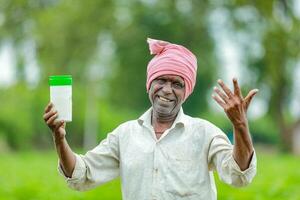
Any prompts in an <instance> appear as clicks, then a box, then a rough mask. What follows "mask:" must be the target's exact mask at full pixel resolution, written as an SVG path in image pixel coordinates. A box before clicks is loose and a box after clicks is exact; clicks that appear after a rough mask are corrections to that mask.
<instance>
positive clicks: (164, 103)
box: [149, 75, 185, 117]
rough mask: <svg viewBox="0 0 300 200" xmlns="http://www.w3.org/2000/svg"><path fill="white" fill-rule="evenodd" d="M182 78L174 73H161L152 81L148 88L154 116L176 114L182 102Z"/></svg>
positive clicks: (183, 91)
mask: <svg viewBox="0 0 300 200" xmlns="http://www.w3.org/2000/svg"><path fill="white" fill-rule="evenodd" d="M184 94H185V85H184V80H183V78H181V77H180V76H176V75H163V76H160V77H158V78H156V79H155V80H153V81H152V83H151V87H150V90H149V99H150V101H151V104H152V107H153V112H155V115H156V116H160V117H172V116H174V117H175V116H176V115H177V113H178V111H179V110H180V107H181V105H182V103H183V102H184Z"/></svg>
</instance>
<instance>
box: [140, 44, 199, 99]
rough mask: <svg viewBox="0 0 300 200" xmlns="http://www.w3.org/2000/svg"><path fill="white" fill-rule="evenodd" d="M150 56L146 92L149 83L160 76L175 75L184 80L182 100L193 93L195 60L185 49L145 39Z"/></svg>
mask: <svg viewBox="0 0 300 200" xmlns="http://www.w3.org/2000/svg"><path fill="white" fill-rule="evenodd" d="M147 42H148V43H149V49H150V53H151V54H155V56H154V57H153V58H152V60H151V61H150V62H149V63H148V66H147V84H146V87H147V91H149V89H150V85H151V82H152V81H153V80H154V79H156V78H157V77H159V76H162V75H177V76H181V77H182V78H183V79H184V83H185V95H184V100H186V99H187V97H188V96H189V95H190V94H191V93H192V92H193V89H194V86H195V83H196V73H197V58H196V56H195V55H194V54H193V53H192V52H191V51H190V50H188V49H187V48H185V47H183V46H181V45H177V44H172V43H169V42H166V41H162V40H154V39H150V38H148V39H147Z"/></svg>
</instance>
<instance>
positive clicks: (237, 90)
mask: <svg viewBox="0 0 300 200" xmlns="http://www.w3.org/2000/svg"><path fill="white" fill-rule="evenodd" d="M232 82H233V87H234V94H235V95H236V96H238V97H239V98H240V99H243V95H242V92H241V89H240V86H239V84H238V81H237V78H233V79H232Z"/></svg>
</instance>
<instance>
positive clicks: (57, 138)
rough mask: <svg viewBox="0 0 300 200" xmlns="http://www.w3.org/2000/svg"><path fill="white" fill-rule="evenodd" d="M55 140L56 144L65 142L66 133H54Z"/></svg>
mask: <svg viewBox="0 0 300 200" xmlns="http://www.w3.org/2000/svg"><path fill="white" fill-rule="evenodd" d="M53 140H54V142H55V144H60V143H63V142H64V140H65V135H59V134H55V133H53Z"/></svg>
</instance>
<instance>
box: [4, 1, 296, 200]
mask: <svg viewBox="0 0 300 200" xmlns="http://www.w3.org/2000/svg"><path fill="white" fill-rule="evenodd" d="M296 1H297V0H268V1H246V0H225V1H222V0H212V1H199V0H164V1H158V0H151V1H147V0H114V1H104V0H88V1H81V0H61V1H59V0H35V1H33V0H0V47H1V48H0V50H1V51H2V50H3V49H5V48H7V47H11V49H12V56H13V61H14V69H15V71H14V77H13V79H14V80H13V82H12V83H11V84H8V85H5V84H3V85H1V84H0V102H1V105H0V158H1V159H0V199H1V198H2V199H57V198H59V197H61V196H63V197H64V199H95V198H99V197H101V199H120V186H119V182H118V181H115V182H113V183H109V184H107V185H105V186H104V187H102V188H99V189H96V190H94V191H91V192H87V193H78V192H73V191H71V190H67V189H65V188H66V186H65V184H64V183H63V181H62V179H61V178H60V177H58V175H57V172H56V169H55V166H56V162H57V161H56V157H55V155H54V153H53V144H52V137H51V133H50V131H49V130H48V128H47V127H46V125H45V123H44V121H43V119H42V116H43V113H44V108H45V106H46V105H47V104H48V101H49V86H48V84H47V83H48V76H49V75H57V74H71V75H72V76H73V82H74V84H73V121H72V123H69V124H67V130H68V133H67V138H68V141H69V142H70V144H71V146H72V147H73V148H80V149H81V148H82V146H83V145H84V141H85V140H86V139H85V138H86V137H87V136H88V137H91V138H92V140H93V141H97V143H98V142H99V141H100V140H102V139H103V138H105V137H106V135H107V133H109V132H110V131H112V130H113V129H114V128H115V127H116V126H117V125H119V124H120V123H122V122H124V121H127V120H131V119H136V118H137V117H139V116H140V115H141V114H142V113H143V112H144V111H145V109H147V108H148V107H149V106H150V104H149V101H148V96H147V93H146V91H145V81H146V66H147V63H148V61H149V60H150V59H151V58H152V56H151V55H150V54H149V49H148V45H147V43H146V38H147V37H152V38H156V39H162V40H167V41H170V42H174V43H178V44H182V45H185V46H186V47H188V48H189V49H191V50H192V51H193V52H194V53H195V55H196V56H197V58H198V72H197V73H198V75H197V83H196V87H195V89H194V93H193V94H192V95H191V96H190V98H189V99H188V100H187V102H185V104H184V110H185V112H186V113H187V114H189V115H192V116H194V117H201V118H205V119H208V120H209V121H211V122H213V123H215V124H216V125H217V126H219V127H221V128H222V129H223V130H224V131H225V132H226V133H227V134H228V136H229V137H231V135H232V127H231V125H230V123H229V121H228V120H227V119H226V116H225V114H224V113H220V112H215V111H214V110H213V109H212V106H211V103H210V102H211V101H212V100H211V98H210V95H211V93H212V87H213V86H214V85H215V84H216V80H217V79H218V78H222V79H224V76H225V74H226V73H225V72H224V69H223V65H224V63H222V61H221V59H220V56H221V55H220V54H222V53H224V52H220V51H219V49H218V48H219V45H220V44H219V43H220V38H222V37H223V36H224V34H225V35H226V37H227V39H230V41H231V43H230V45H233V46H237V47H238V53H239V54H240V64H241V66H240V68H239V70H240V71H242V74H241V75H240V77H238V78H239V80H240V82H241V84H242V88H243V92H244V94H245V93H246V92H247V91H249V89H252V88H259V89H260V93H259V95H258V96H257V97H256V98H257V99H259V100H261V101H263V102H265V104H263V106H262V107H261V108H262V109H265V110H266V113H265V114H264V115H263V116H260V117H259V118H256V119H250V121H249V123H250V129H251V133H252V136H253V140H254V143H255V144H258V143H262V144H263V145H272V146H275V148H278V147H280V149H282V150H287V151H288V152H291V151H292V145H293V140H292V135H293V134H294V133H295V131H297V128H298V127H299V124H300V118H299V116H300V115H299V113H298V115H295V114H293V113H292V111H293V110H297V109H296V108H292V109H291V104H292V102H293V101H294V98H295V97H297V98H299V85H297V84H298V83H299V82H296V81H297V80H298V78H295V77H294V76H295V74H296V72H297V70H299V69H298V68H299V60H300V48H299V46H300V37H299V35H300V28H299V27H300V20H299V15H300V14H299V13H296V11H295V9H294V7H295V2H296ZM213 18H214V20H212V19H213ZM220 23H221V24H222V23H223V25H222V26H220ZM1 51H0V52H1ZM228 51H229V50H228ZM226 52H227V49H226V51H225V53H226ZM29 54H30V55H33V56H29ZM33 61H34V63H36V67H37V69H38V73H37V75H36V76H34V78H33V79H34V80H33V81H32V80H31V79H30V78H29V75H30V74H34V72H33V71H31V69H29V66H30V65H31V64H32V63H31V62H33ZM30 63H31V64H30ZM4 64H5V63H0V65H4ZM297 66H298V67H297ZM0 69H3V68H0ZM28 69H29V72H28ZM2 73H3V71H0V74H2ZM228 84H230V83H228ZM254 101H255V99H254ZM297 105H299V104H297ZM88 130H94V132H95V133H96V136H95V137H94V136H93V134H90V132H89V131H88ZM272 148H273V147H272ZM49 149H51V151H52V152H51V153H49ZM26 152H29V153H26ZM262 152H265V151H262ZM258 157H259V162H258V163H259V165H258V167H259V168H258V175H257V178H256V179H255V181H254V183H253V184H252V185H251V186H250V187H248V188H246V189H238V190H237V189H232V188H229V187H227V186H225V185H223V184H221V183H218V192H219V199H299V196H300V194H299V192H298V191H297V189H296V185H297V180H298V182H299V180H300V175H299V173H298V172H297V162H299V159H298V158H297V157H295V156H290V155H286V154H276V155H270V154H265V153H262V155H260V152H259V153H258ZM298 171H299V170H298ZM279 172H280V173H281V172H285V175H284V176H279ZM275 175H276V176H275ZM113 195H116V196H113Z"/></svg>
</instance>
